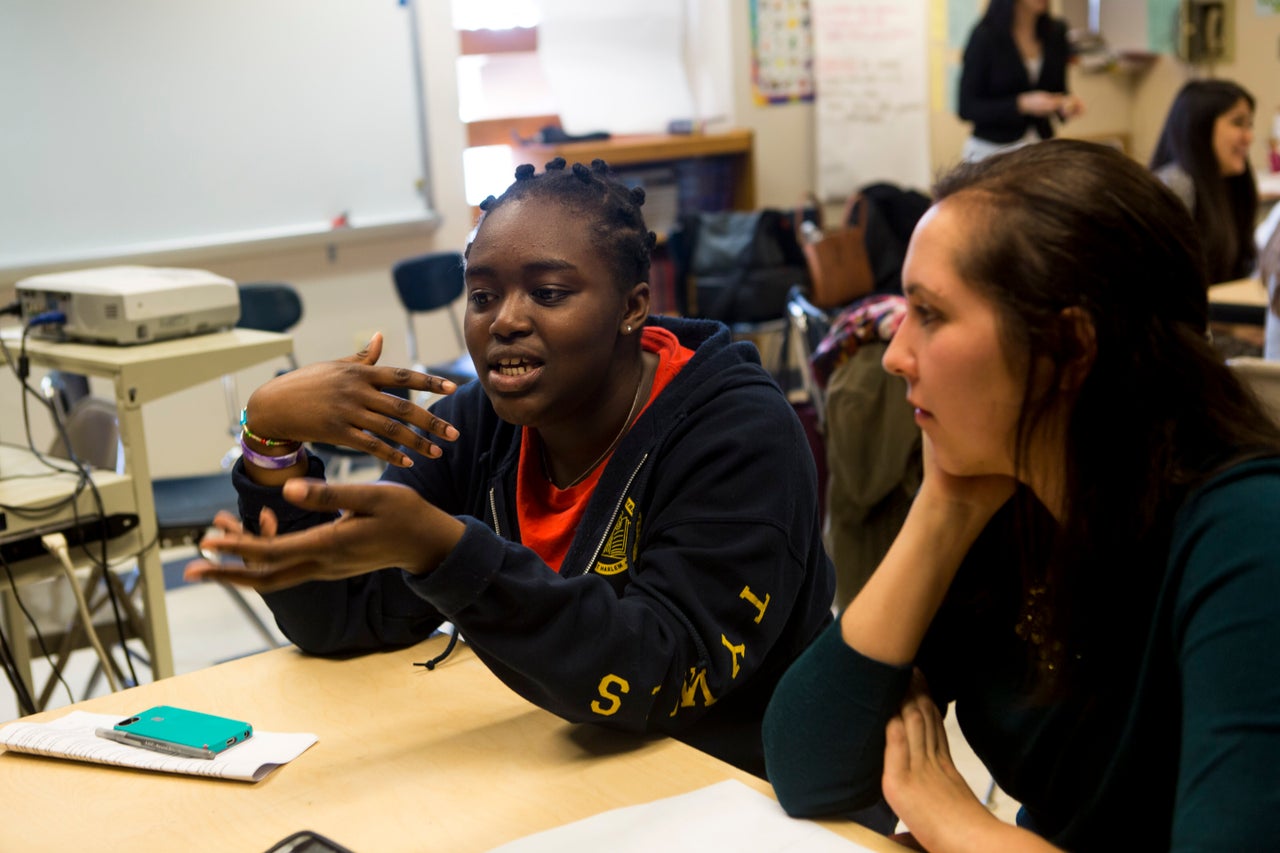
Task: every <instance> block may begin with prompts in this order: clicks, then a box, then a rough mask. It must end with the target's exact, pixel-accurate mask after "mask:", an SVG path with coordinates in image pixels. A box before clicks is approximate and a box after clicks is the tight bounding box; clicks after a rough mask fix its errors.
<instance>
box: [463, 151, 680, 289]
mask: <svg viewBox="0 0 1280 853" xmlns="http://www.w3.org/2000/svg"><path fill="white" fill-rule="evenodd" d="M566 165H567V164H566V161H565V159H564V158H563V157H557V158H555V159H554V160H552V161H551V162H549V163H547V164H546V168H545V170H544V171H542V172H537V171H535V169H534V167H533V165H532V164H530V163H525V164H523V165H521V166H518V167H516V179H515V182H514V183H512V184H511V186H509V187H507V189H506V191H505V192H503V193H502V195H500V196H498V197H496V198H495V197H494V196H489V197H488V198H486V199H485V200H484V201H482V202H480V210H481V215H480V222H479V224H478V225H477V226H476V232H477V233H479V230H480V229H481V228H483V227H484V222H485V218H486V217H487V216H488V215H489V214H490V213H492V212H493V211H494V210H496V209H498V208H499V207H502V206H503V205H505V204H508V203H511V202H517V201H522V200H525V199H539V200H542V199H546V200H552V201H555V202H557V203H559V204H562V205H564V206H565V207H566V208H568V209H569V210H571V211H573V212H574V213H576V214H580V215H582V216H584V217H587V218H588V220H589V221H590V222H591V225H592V232H593V233H594V235H595V236H596V238H597V241H598V242H597V245H598V246H600V249H601V253H602V255H604V256H605V257H606V258H607V259H608V266H609V269H610V270H611V271H612V273H613V278H614V284H615V285H616V286H617V287H618V289H619V290H621V291H624V292H625V291H626V290H628V289H629V288H631V287H632V286H633V285H635V284H637V283H639V282H642V281H648V280H649V256H650V253H651V252H652V251H653V247H654V245H655V244H656V243H657V235H655V234H654V233H653V232H652V231H650V230H649V229H648V228H647V227H646V226H645V224H644V216H643V214H641V212H640V208H641V206H643V205H644V188H643V187H628V186H627V185H626V184H624V183H622V181H620V180H618V178H617V177H616V176H614V175H613V174H612V173H611V172H610V171H609V165H608V164H607V163H606V162H605V161H604V160H599V159H597V160H592V161H591V165H590V166H584V165H583V164H581V163H574V164H573V166H572V167H570V168H565V167H566Z"/></svg>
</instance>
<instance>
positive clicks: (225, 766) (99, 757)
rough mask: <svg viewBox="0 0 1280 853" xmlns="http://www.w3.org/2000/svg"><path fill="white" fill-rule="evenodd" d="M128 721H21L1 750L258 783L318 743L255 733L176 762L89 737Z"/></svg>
mask: <svg viewBox="0 0 1280 853" xmlns="http://www.w3.org/2000/svg"><path fill="white" fill-rule="evenodd" d="M127 716H129V715H128V714H127V713H119V714H90V713H88V712H87V711H72V712H70V713H68V714H67V715H66V716H63V717H59V718H58V719H56V720H54V721H53V722H51V723H24V722H22V721H21V720H19V721H17V722H14V723H10V724H9V725H7V726H5V727H4V728H2V729H0V744H3V745H4V747H5V749H7V750H9V751H12V752H29V753H33V754H35V755H48V756H52V757H54V758H70V759H72V760H75V761H91V762H93V763H95V764H111V765H115V766H117V767H133V768H137V769H141V770H160V771H162V772H165V773H185V774H187V775H189V776H210V777H214V778H219V779H236V780H239V781H242V782H257V781H258V780H260V779H262V778H264V777H265V776H266V775H267V774H268V773H270V772H271V771H272V770H274V769H276V768H277V767H279V766H280V765H281V764H288V763H289V762H290V761H292V760H293V759H295V758H297V757H298V756H299V755H301V754H302V753H304V752H306V750H307V749H308V748H309V747H310V746H311V745H312V744H313V743H315V742H316V741H317V740H319V738H317V737H316V736H315V735H313V734H308V733H305V732H303V733H295V734H281V733H279V732H264V731H260V730H256V729H255V730H254V733H253V737H251V738H249V739H248V740H246V741H244V742H243V743H240V744H237V745H236V746H233V747H231V748H230V749H228V750H226V751H225V752H223V753H221V754H219V755H218V756H217V757H216V758H212V759H205V758H181V757H179V756H174V755H164V754H163V753H159V752H152V751H151V750H148V749H142V748H140V747H136V746H128V745H126V744H122V743H116V742H115V741H113V740H107V739H106V738H100V737H98V736H97V735H96V734H94V730H96V729H97V728H98V727H99V726H104V727H106V728H111V727H112V726H114V725H115V724H116V723H118V722H119V721H120V720H123V719H124V718H125V717H127Z"/></svg>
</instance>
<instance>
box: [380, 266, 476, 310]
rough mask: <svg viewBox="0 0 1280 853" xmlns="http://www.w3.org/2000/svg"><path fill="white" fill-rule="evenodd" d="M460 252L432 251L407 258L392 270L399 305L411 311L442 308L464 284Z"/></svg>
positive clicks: (459, 292)
mask: <svg viewBox="0 0 1280 853" xmlns="http://www.w3.org/2000/svg"><path fill="white" fill-rule="evenodd" d="M462 272H463V262H462V253H461V252H431V253H429V254H426V255H419V256H417V257H413V258H406V259H405V260H403V261H400V262H399V263H397V264H396V265H395V266H394V267H392V269H391V278H392V279H393V280H394V281H395V284H396V293H397V294H399V296H400V304H402V305H403V306H404V310H406V311H408V312H409V313H411V314H418V313H421V312H423V311H434V310H436V309H437V308H443V307H445V306H446V305H448V304H449V303H451V302H453V300H455V299H457V298H458V297H459V296H461V295H462V291H463V289H464V287H465V284H464V280H463V276H462Z"/></svg>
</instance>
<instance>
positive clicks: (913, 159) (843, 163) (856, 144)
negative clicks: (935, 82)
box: [810, 0, 930, 201]
mask: <svg viewBox="0 0 1280 853" xmlns="http://www.w3.org/2000/svg"><path fill="white" fill-rule="evenodd" d="M810 7H811V10H812V15H813V56H814V78H815V87H816V90H817V97H816V99H815V106H814V110H815V116H816V125H817V133H816V138H817V149H818V150H817V167H818V193H819V195H820V196H821V198H822V199H823V200H824V201H837V200H843V199H844V198H846V197H847V196H848V195H849V194H850V193H852V192H853V191H855V190H857V189H858V188H860V187H862V186H865V185H866V184H869V183H875V182H878V181H888V182H891V183H896V184H899V185H902V186H906V187H913V188H921V187H927V186H928V185H929V182H930V176H929V112H928V110H929V86H928V67H929V62H928V55H927V54H928V43H927V35H928V32H927V29H926V26H927V20H926V19H927V17H928V16H927V10H928V7H927V4H925V3H916V2H911V3H903V2H900V0H810Z"/></svg>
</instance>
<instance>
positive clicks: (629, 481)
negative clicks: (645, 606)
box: [577, 452, 649, 575]
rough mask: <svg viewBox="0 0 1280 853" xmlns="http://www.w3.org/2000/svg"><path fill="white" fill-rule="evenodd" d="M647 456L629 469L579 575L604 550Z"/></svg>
mask: <svg viewBox="0 0 1280 853" xmlns="http://www.w3.org/2000/svg"><path fill="white" fill-rule="evenodd" d="M648 458H649V454H648V453H647V452H646V453H645V454H644V456H641V457H640V461H639V462H637V463H636V467H635V468H634V469H633V470H632V471H631V476H630V477H628V478H627V484H626V485H625V486H623V487H622V492H621V494H619V495H618V502H617V503H616V504H614V505H613V514H612V515H610V516H609V523H608V524H606V525H605V526H604V533H603V534H601V536H600V541H599V542H598V543H596V549H595V551H593V552H592V554H591V559H589V560H587V562H586V564H585V565H584V566H583V567H582V571H580V572H578V573H577V574H579V575H585V574H586V573H587V571H588V570H589V569H590V568H591V566H593V565H595V562H596V559H597V558H598V557H599V556H600V552H601V551H603V550H604V543H605V542H607V541H608V540H609V534H610V533H612V532H613V524H614V522H615V521H617V520H618V513H620V512H622V502H623V501H625V500H626V499H627V492H629V491H631V484H632V483H634V482H635V480H636V475H638V474H639V473H640V469H641V468H643V467H644V463H645V460H646V459H648Z"/></svg>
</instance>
